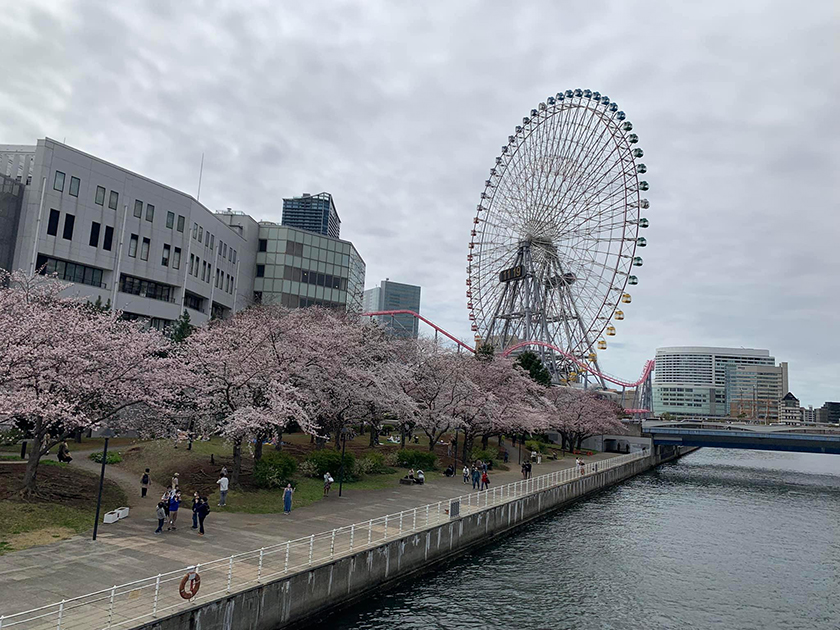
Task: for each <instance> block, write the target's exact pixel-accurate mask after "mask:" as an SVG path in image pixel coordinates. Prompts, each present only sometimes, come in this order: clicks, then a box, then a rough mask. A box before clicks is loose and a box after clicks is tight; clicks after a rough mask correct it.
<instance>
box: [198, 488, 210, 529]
mask: <svg viewBox="0 0 840 630" xmlns="http://www.w3.org/2000/svg"><path fill="white" fill-rule="evenodd" d="M208 514H210V504H209V503H208V502H207V497H201V503H200V504H199V506H198V527H199V530H198V535H199V536H204V519H205V518H207V515H208Z"/></svg>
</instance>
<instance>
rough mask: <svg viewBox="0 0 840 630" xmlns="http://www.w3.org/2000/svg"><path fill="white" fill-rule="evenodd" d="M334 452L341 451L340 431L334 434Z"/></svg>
mask: <svg viewBox="0 0 840 630" xmlns="http://www.w3.org/2000/svg"><path fill="white" fill-rule="evenodd" d="M335 450H337V451H340V450H341V429H339V430H337V431H336V432H335Z"/></svg>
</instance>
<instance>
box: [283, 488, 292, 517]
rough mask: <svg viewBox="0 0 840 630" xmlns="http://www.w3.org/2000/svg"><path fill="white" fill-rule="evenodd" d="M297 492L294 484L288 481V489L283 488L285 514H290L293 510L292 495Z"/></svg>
mask: <svg viewBox="0 0 840 630" xmlns="http://www.w3.org/2000/svg"><path fill="white" fill-rule="evenodd" d="M294 493H295V489H294V488H292V484H290V483H287V484H286V489H285V490H283V514H289V513H290V512H291V511H292V495H293V494H294Z"/></svg>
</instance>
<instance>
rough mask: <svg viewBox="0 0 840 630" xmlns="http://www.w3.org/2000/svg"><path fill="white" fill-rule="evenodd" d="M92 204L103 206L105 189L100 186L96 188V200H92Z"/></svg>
mask: <svg viewBox="0 0 840 630" xmlns="http://www.w3.org/2000/svg"><path fill="white" fill-rule="evenodd" d="M93 203H95V204H96V205H97V206H104V205H105V189H104V188H102V186H97V187H96V198H94V200H93Z"/></svg>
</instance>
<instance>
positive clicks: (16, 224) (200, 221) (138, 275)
mask: <svg viewBox="0 0 840 630" xmlns="http://www.w3.org/2000/svg"><path fill="white" fill-rule="evenodd" d="M262 231H263V227H262V226H261V225H260V224H259V223H258V222H257V221H255V220H254V219H253V218H252V217H250V216H248V215H246V214H244V213H241V212H234V211H232V210H230V209H228V210H227V211H223V212H219V213H215V212H213V211H211V210H210V209H208V208H207V207H205V206H204V205H203V204H201V203H199V202H198V201H197V200H196V199H194V198H193V197H192V196H190V195H188V194H186V193H183V192H181V191H178V190H175V189H173V188H170V187H169V186H166V185H164V184H160V183H158V182H155V181H153V180H150V179H148V178H146V177H143V176H142V175H138V174H136V173H133V172H131V171H128V170H126V169H124V168H121V167H119V166H116V165H114V164H111V163H109V162H106V161H104V160H101V159H99V158H97V157H95V156H93V155H89V154H87V153H83V152H82V151H79V150H78V149H75V148H72V147H70V146H67V145H65V144H62V143H60V142H56V141H55V140H51V139H49V138H45V139H43V140H38V141H37V144H36V145H34V146H20V145H0V265H2V266H3V267H4V268H7V269H9V270H15V269H22V270H24V271H26V272H28V273H35V272H38V271H40V272H41V273H55V274H58V277H59V278H61V279H63V280H67V281H68V282H72V283H73V284H74V286H73V288H72V289H71V290H72V291H73V292H75V293H76V294H79V295H83V296H85V297H87V298H88V299H90V300H92V301H95V300H96V299H97V298H99V299H100V300H101V302H102V304H107V303H109V302H110V304H111V305H112V306H113V307H114V308H116V309H118V310H121V311H123V313H124V314H125V315H126V316H127V317H130V318H143V319H146V320H148V321H149V323H150V325H152V326H154V327H157V328H163V327H165V326H167V325H168V324H169V323H171V322H172V321H174V320H175V319H177V318H178V317H179V315H180V314H181V313H182V312H183V311H185V310H186V311H187V312H188V313H189V315H190V319H191V320H192V321H193V323H195V324H201V323H203V322H205V321H207V320H208V319H209V318H210V317H211V316H214V317H221V318H223V317H226V316H227V315H228V314H230V313H233V312H235V311H238V310H241V309H243V308H245V307H246V306H248V305H250V304H253V303H254V300H255V297H257V296H255V280H256V276H257V272H258V270H259V269H260V267H259V266H258V261H257V257H258V254H259V252H258V250H259V247H260V243H261V241H260V239H261V234H262ZM325 238H326V237H325ZM331 240H337V239H331ZM327 251H328V248H327ZM359 261H361V258H360V257H359ZM319 262H320V261H319ZM324 262H325V264H326V261H324ZM350 266H351V265H350V263H349V261H348V265H347V267H348V269H349V267H350ZM316 267H318V265H316ZM355 271H356V273H357V275H358V274H359V273H361V280H360V281H359V282H357V284H359V285H360V288H359V289H358V291H357V295H355V296H354V300H355V301H354V302H353V303H352V308H353V310H360V308H361V296H362V290H363V287H364V263H363V262H362V263H361V269H360V270H359V269H356V270H355ZM348 274H349V272H348ZM319 279H320V278H318V277H316V282H318V280H319ZM262 282H264V281H262ZM307 289H308V288H307ZM263 290H264V289H262V288H260V289H259V291H260V292H261V291H263ZM317 292H318V289H316V288H314V287H313V293H314V294H316V295H317ZM313 303H314V302H313ZM342 303H343V304H347V307H348V308H351V301H349V300H346V301H344V302H342ZM307 304H308V303H299V304H295V306H298V305H303V306H305V305H307Z"/></svg>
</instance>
